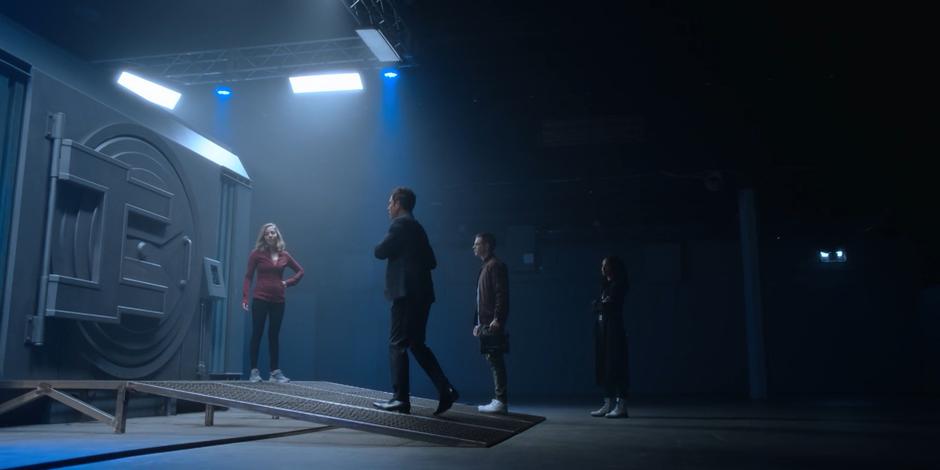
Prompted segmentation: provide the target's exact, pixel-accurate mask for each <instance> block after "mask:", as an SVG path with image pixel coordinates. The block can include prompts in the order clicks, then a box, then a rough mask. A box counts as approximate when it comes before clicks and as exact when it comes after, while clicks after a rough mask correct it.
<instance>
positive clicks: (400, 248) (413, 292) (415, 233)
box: [375, 214, 437, 303]
mask: <svg viewBox="0 0 940 470" xmlns="http://www.w3.org/2000/svg"><path fill="white" fill-rule="evenodd" d="M375 257H376V258H378V259H387V260H388V266H386V268H385V298H386V299H388V300H395V299H399V298H402V297H405V296H408V297H410V298H413V299H415V300H418V301H426V302H429V303H430V302H434V283H433V282H432V281H431V270H432V269H434V268H436V267H437V259H435V258H434V250H433V249H431V243H430V242H429V241H428V235H427V233H425V231H424V227H422V226H421V224H419V223H418V221H417V220H415V218H414V217H413V216H412V215H411V214H404V215H400V216H398V217H396V218H394V219H392V224H391V225H390V226H389V227H388V233H387V234H386V235H385V239H384V240H382V243H379V244H378V245H377V246H376V247H375Z"/></svg>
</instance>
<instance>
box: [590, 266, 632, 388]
mask: <svg viewBox="0 0 940 470" xmlns="http://www.w3.org/2000/svg"><path fill="white" fill-rule="evenodd" d="M626 295H627V284H626V282H624V281H618V280H614V281H612V282H609V283H607V284H606V285H605V286H604V287H603V288H601V298H600V299H599V300H598V303H597V305H598V308H597V313H598V316H597V321H596V323H595V328H594V345H595V348H594V349H595V359H596V360H595V368H594V372H595V376H596V378H597V384H598V385H601V386H604V387H607V386H611V385H620V386H626V385H627V384H628V383H629V375H628V373H627V335H626V333H625V331H624V328H623V301H624V297H626Z"/></svg>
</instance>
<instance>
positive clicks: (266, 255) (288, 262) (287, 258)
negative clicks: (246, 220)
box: [242, 250, 304, 303]
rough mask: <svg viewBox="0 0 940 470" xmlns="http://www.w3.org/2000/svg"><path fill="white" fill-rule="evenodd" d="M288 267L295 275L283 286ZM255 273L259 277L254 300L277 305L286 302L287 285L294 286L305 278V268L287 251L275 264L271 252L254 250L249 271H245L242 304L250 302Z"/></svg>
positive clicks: (256, 282)
mask: <svg viewBox="0 0 940 470" xmlns="http://www.w3.org/2000/svg"><path fill="white" fill-rule="evenodd" d="M286 267H290V268H291V269H292V270H294V275H293V276H291V277H289V278H287V279H286V280H284V283H283V284H282V283H281V281H282V278H283V277H284V268H286ZM255 271H257V272H258V276H257V278H256V279H255V295H254V298H256V299H261V300H266V301H268V302H276V303H283V302H284V291H285V290H286V288H285V284H286V285H287V286H293V285H294V284H297V283H298V282H300V278H302V277H304V268H302V267H301V266H300V264H299V263H297V261H295V260H294V258H293V257H291V255H290V253H288V252H287V251H281V252H280V253H278V258H277V262H276V263H275V262H274V260H272V259H271V253H270V252H268V251H264V250H253V251H252V252H251V255H249V256H248V269H246V270H245V282H244V283H243V284H242V302H248V291H250V290H251V278H252V277H254V274H255Z"/></svg>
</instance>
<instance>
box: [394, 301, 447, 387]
mask: <svg viewBox="0 0 940 470" xmlns="http://www.w3.org/2000/svg"><path fill="white" fill-rule="evenodd" d="M430 312H431V303H430V302H426V301H416V300H414V299H411V298H409V297H402V298H399V299H395V301H394V302H393V303H392V322H391V331H390V334H389V339H388V358H389V363H390V365H391V371H392V393H393V395H394V396H393V398H394V399H396V400H401V401H404V402H407V401H410V398H409V397H410V395H411V391H410V387H409V383H408V350H409V349H411V354H412V355H414V357H415V360H416V361H418V365H420V366H421V368H422V369H424V372H425V373H426V374H428V377H429V378H430V379H431V382H432V383H433V384H434V386H435V387H436V388H437V390H438V392H439V393H441V394H443V393H446V392H447V390H448V389H449V388H450V382H449V381H448V380H447V377H446V376H445V375H444V371H443V370H442V369H441V365H440V364H439V363H438V362H437V358H436V357H434V353H433V352H431V348H429V347H427V345H425V344H424V339H425V333H426V330H427V324H428V314H429V313H430Z"/></svg>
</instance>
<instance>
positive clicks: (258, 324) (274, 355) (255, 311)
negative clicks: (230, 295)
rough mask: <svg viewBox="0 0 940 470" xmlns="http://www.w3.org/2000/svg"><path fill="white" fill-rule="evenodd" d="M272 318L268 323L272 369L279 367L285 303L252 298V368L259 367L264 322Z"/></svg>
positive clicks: (269, 353)
mask: <svg viewBox="0 0 940 470" xmlns="http://www.w3.org/2000/svg"><path fill="white" fill-rule="evenodd" d="M268 318H270V319H271V321H270V323H269V324H268V355H269V356H270V359H271V370H277V369H279V367H278V365H277V363H278V350H279V344H278V336H279V335H280V333H281V320H283V319H284V303H283V302H280V303H277V302H268V301H267V300H261V299H252V301H251V343H250V345H251V346H250V347H251V349H250V351H251V368H252V369H257V368H258V348H259V347H260V346H261V334H262V333H264V322H265V320H266V319H268Z"/></svg>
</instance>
